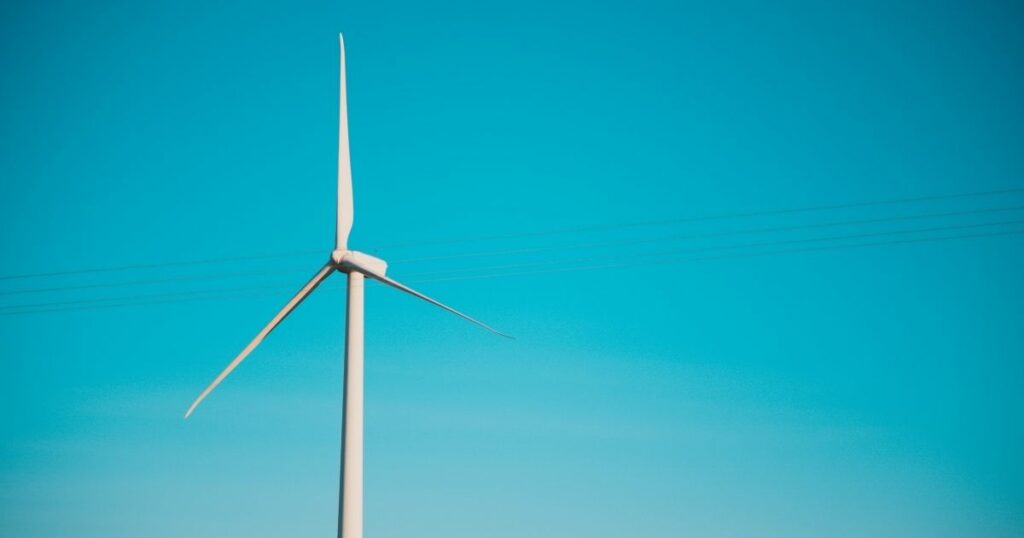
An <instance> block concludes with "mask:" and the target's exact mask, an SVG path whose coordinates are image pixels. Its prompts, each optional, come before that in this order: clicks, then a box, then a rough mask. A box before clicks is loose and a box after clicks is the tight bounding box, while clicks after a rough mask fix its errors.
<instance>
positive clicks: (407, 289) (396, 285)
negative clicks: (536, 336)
mask: <svg viewBox="0 0 1024 538" xmlns="http://www.w3.org/2000/svg"><path fill="white" fill-rule="evenodd" d="M354 267H356V269H357V270H358V271H359V272H360V273H363V274H364V275H366V276H368V277H370V278H372V279H374V280H379V281H380V282H383V283H384V284H387V285H388V286H391V287H392V288H395V289H397V290H401V291H404V292H405V293H408V294H409V295H412V296H413V297H419V298H420V299H423V300H424V301H426V302H428V303H430V304H432V305H434V306H439V307H441V308H443V309H445V310H447V311H449V312H451V313H452V314H455V315H456V316H459V317H460V318H462V319H464V320H466V321H468V322H470V323H473V324H475V325H479V326H480V327H483V328H484V329H487V330H488V331H491V332H492V333H494V334H496V335H498V336H504V337H505V338H511V339H513V340H514V339H515V337H514V336H512V335H508V334H505V333H503V332H501V331H499V330H497V329H495V328H494V327H491V326H490V325H488V324H486V323H484V322H482V321H479V320H476V319H473V318H471V317H469V316H467V315H466V314H463V313H462V312H459V311H458V310H456V309H454V308H452V307H450V306H448V305H446V304H444V303H442V302H441V301H438V300H436V299H431V298H430V297H427V296H426V295H423V294H422V293H420V292H418V291H416V290H414V289H412V288H410V287H409V286H406V285H405V284H402V283H401V282H398V281H396V280H393V279H390V278H388V277H386V276H384V275H378V274H376V273H374V272H373V271H369V270H366V269H364V268H362V267H359V266H354Z"/></svg>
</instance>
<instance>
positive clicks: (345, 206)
mask: <svg viewBox="0 0 1024 538" xmlns="http://www.w3.org/2000/svg"><path fill="white" fill-rule="evenodd" d="M338 46H339V48H340V51H341V61H340V72H339V80H340V85H339V90H338V92H339V93H338V214H337V218H338V229H337V235H336V236H335V248H336V249H337V250H347V249H348V234H349V233H350V232H351V231H352V216H353V210H352V162H351V160H350V157H349V152H348V105H347V103H346V91H345V38H344V37H343V36H342V35H341V34H338Z"/></svg>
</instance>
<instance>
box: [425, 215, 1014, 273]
mask: <svg viewBox="0 0 1024 538" xmlns="http://www.w3.org/2000/svg"><path fill="white" fill-rule="evenodd" d="M1010 224H1024V220H1010V221H999V222H985V223H978V224H966V225H958V226H933V227H930V228H914V229H909V230H887V231H883V232H871V233H860V234H848V235H838V236H825V237H812V238H805V239H788V240H781V241H762V242H758V243H741V244H736V245H725V246H711V247H700V248H691V249H675V250H668V251H661V252H646V253H639V254H629V257H630V258H654V257H659V256H672V255H677V254H688V253H693V252H709V251H716V250H735V249H742V248H760V247H772V246H782V245H792V244H800V243H815V242H821V241H837V240H838V241H846V240H850V239H863V238H868V237H880V236H886V235H899V234H914V233H929V232H941V231H950V230H966V229H973V228H984V227H989V226H1005V225H1010ZM607 258H608V257H607V256H602V257H600V258H583V259H575V260H551V261H544V262H533V263H523V264H512V265H499V266H490V267H481V268H474V269H463V270H456V271H441V272H436V273H420V274H418V275H410V277H412V278H418V277H427V278H430V277H432V276H435V275H449V274H458V273H467V272H472V271H479V270H498V271H501V270H514V269H529V268H531V267H544V266H550V265H559V264H565V263H589V262H595V261H602V260H605V259H607Z"/></svg>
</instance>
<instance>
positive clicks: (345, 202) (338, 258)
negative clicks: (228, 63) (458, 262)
mask: <svg viewBox="0 0 1024 538" xmlns="http://www.w3.org/2000/svg"><path fill="white" fill-rule="evenodd" d="M338 43H339V46H340V50H341V76H340V80H341V84H340V100H339V115H338V213H337V218H338V222H337V236H336V239H335V245H334V250H333V251H332V252H331V256H330V259H328V260H327V263H325V264H324V266H323V267H321V268H320V270H319V271H317V273H316V275H314V276H313V278H312V279H310V281H309V282H307V283H306V285H305V286H303V287H302V289H301V290H299V292H298V293H297V294H296V295H295V296H294V297H292V299H291V300H290V301H288V303H287V304H285V305H284V308H282V309H281V310H280V311H279V312H278V313H277V314H276V315H275V316H274V317H273V318H272V319H271V320H270V323H268V324H267V325H266V326H265V327H263V329H262V330H260V332H259V333H257V334H256V337H255V338H253V339H252V341H251V342H249V344H248V345H246V346H245V348H244V349H242V351H241V353H239V354H238V356H237V357H235V358H234V360H232V361H231V362H230V363H228V365H227V367H226V368H224V370H223V371H222V372H221V373H220V374H219V375H217V377H216V378H214V380H213V382H212V383H210V385H209V386H207V387H206V388H205V389H203V392H201V393H200V394H199V396H198V397H196V399H195V401H193V402H192V405H190V406H189V408H188V411H186V412H185V418H188V417H189V416H190V415H192V412H193V411H195V409H196V407H197V406H198V405H199V404H200V403H201V402H202V401H203V400H204V399H205V398H206V397H207V396H208V395H209V394H210V392H212V391H213V389H215V388H216V387H217V385H219V384H220V383H221V381H224V378H226V377H227V376H228V374H230V373H231V372H232V371H233V370H234V369H235V368H237V367H238V365H239V364H241V362H242V361H243V360H245V358H246V357H248V356H249V354H250V353H252V351H253V349H255V348H256V346H258V345H259V344H260V342H262V341H263V339H264V338H266V336H267V335H268V334H270V331H273V330H274V328H276V327H277V326H278V324H280V323H281V321H282V320H284V318H285V317H287V316H288V314H290V313H291V312H292V310H295V307H297V306H298V305H299V303H301V302H302V300H303V299H305V298H306V297H308V296H309V294H311V293H312V292H313V290H314V289H316V287H317V286H319V285H320V283H322V282H323V281H324V280H325V279H327V277H328V276H330V275H331V273H334V272H335V271H337V272H341V273H345V274H346V275H347V277H348V303H347V306H346V319H345V399H344V404H343V410H342V414H343V416H342V428H341V429H342V432H341V487H340V491H339V499H338V502H339V508H338V536H339V538H362V536H363V282H364V278H366V277H369V278H370V279H372V280H376V281H378V282H382V283H384V284H387V285H388V286H391V287H392V288H395V289H398V290H401V291H404V292H405V293H408V294H409V295H412V296H414V297H418V298H420V299H423V300H424V301H427V302H428V303H430V304H433V305H435V306H438V307H441V308H443V309H444V310H447V311H449V312H451V313H452V314H455V315H456V316H459V317H460V318H462V319H464V320H466V321H469V322H471V323H474V324H476V325H479V326H480V327H483V328H484V329H487V330H488V331H491V332H492V333H494V334H497V335H500V336H504V337H506V338H511V336H509V335H507V334H504V333H501V332H499V331H497V330H495V329H493V328H492V327H490V326H488V325H486V324H485V323H482V322H480V321H477V320H475V319H473V318H471V317H469V316H467V315H465V314H463V313H462V312H459V311H458V310H455V309H454V308H452V307H450V306H447V305H445V304H442V303H440V302H438V301H436V300H434V299H431V298H430V297H427V296H426V295H423V294H422V293H420V292H418V291H416V290H414V289H412V288H410V287H408V286H406V285H404V284H402V283H400V282H397V281H395V280H393V279H391V278H388V277H386V276H384V273H385V272H386V271H387V267H388V265H387V263H386V262H385V261H384V260H382V259H380V258H376V257H374V256H370V255H369V254H364V253H362V252H356V251H354V250H349V249H348V235H349V232H351V231H352V218H353V207H352V206H353V203H352V168H351V163H350V160H349V151H348V109H347V106H346V99H345V40H344V38H343V37H342V35H341V34H339V35H338Z"/></svg>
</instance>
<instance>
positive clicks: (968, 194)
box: [378, 187, 1024, 248]
mask: <svg viewBox="0 0 1024 538" xmlns="http://www.w3.org/2000/svg"><path fill="white" fill-rule="evenodd" d="M1021 192H1024V187H1019V188H1012V189H999V190H991V191H977V192H963V193H955V194H937V195H928V196H916V197H910V198H889V199H883V200H871V201H865V202H850V203H842V204H827V205H818V206H808V207H796V208H785V209H769V210H762V211H746V212H738V213H721V214H717V215H704V216H697V217H681V218H671V219H660V220H647V221H636V222H627V223H620V224H606V225H594V226H581V227H569V228H560V229H553V230H542V231H536V232H525V233H516V234H505V235H489V236H478V237H472V238H462V239H442V240H435V241H419V242H415V243H411V242H407V243H397V244H393V245H379V246H378V248H406V247H417V246H434V245H445V244H454V243H468V242H476V241H492V240H504V239H521V238H526V237H541V236H549V235H561V234H569V233H581V232H592V231H603V230H614V229H621V228H639V227H647V226H664V225H668V224H683V223H691V222H704V221H709V220H725V219H736V218H748V217H765V216H774V215H787V214H794V213H808V212H814V211H830V210H836V209H854V208H859V207H872V206H880V205H893V204H906V203H918V202H934V201H939V200H954V199H959V198H974V197H983V196H998V195H1003V194H1016V193H1021Z"/></svg>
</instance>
